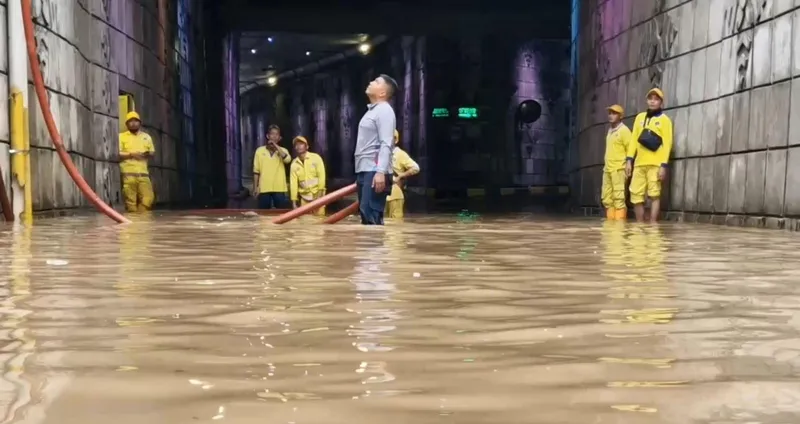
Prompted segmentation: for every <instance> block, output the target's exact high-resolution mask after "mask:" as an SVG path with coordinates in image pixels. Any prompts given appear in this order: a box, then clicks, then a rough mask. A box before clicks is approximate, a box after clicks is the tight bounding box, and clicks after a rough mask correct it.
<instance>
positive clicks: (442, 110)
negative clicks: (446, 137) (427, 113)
mask: <svg viewBox="0 0 800 424" xmlns="http://www.w3.org/2000/svg"><path fill="white" fill-rule="evenodd" d="M431 115H432V116H433V117H434V118H449V117H450V111H449V110H447V108H446V107H435V108H433V113H431Z"/></svg>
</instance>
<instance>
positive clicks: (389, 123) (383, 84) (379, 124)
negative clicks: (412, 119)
mask: <svg viewBox="0 0 800 424" xmlns="http://www.w3.org/2000/svg"><path fill="white" fill-rule="evenodd" d="M396 91H397V82H396V81H395V80H394V79H393V78H392V77H390V76H388V75H384V74H381V76H379V77H378V78H375V79H374V80H372V82H370V83H369V85H368V86H367V91H366V93H367V97H369V105H368V106H367V113H365V114H364V117H363V118H361V122H359V123H358V136H357V138H356V152H355V164H356V184H357V185H358V202H359V207H358V210H359V213H360V214H361V223H362V224H364V225H383V211H384V209H385V208H386V196H387V195H388V194H389V191H390V190H391V185H392V149H393V148H394V130H395V122H396V120H395V116H394V109H392V106H391V105H389V103H388V102H389V100H391V98H392V96H393V95H394V93H395V92H396Z"/></svg>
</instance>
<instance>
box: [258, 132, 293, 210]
mask: <svg viewBox="0 0 800 424" xmlns="http://www.w3.org/2000/svg"><path fill="white" fill-rule="evenodd" d="M280 141H281V129H280V127H278V126H277V125H270V126H269V128H268V129H267V144H266V145H264V146H259V148H257V149H256V153H255V155H254V157H253V187H254V188H255V191H256V193H258V208H259V209H273V208H274V209H280V208H285V207H288V203H289V200H288V198H287V196H286V192H287V191H288V187H287V186H286V165H287V164H289V163H290V162H291V161H292V156H291V155H290V154H289V150H287V149H285V148H283V147H281V146H280V145H279V144H278V143H280Z"/></svg>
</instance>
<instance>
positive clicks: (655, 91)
mask: <svg viewBox="0 0 800 424" xmlns="http://www.w3.org/2000/svg"><path fill="white" fill-rule="evenodd" d="M651 94H655V95H656V96H658V98H659V99H661V100H664V92H663V91H661V89H660V88H658V87H654V88H651V89H650V91H648V92H647V96H645V97H650V95H651Z"/></svg>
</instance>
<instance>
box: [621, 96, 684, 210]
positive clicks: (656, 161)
mask: <svg viewBox="0 0 800 424" xmlns="http://www.w3.org/2000/svg"><path fill="white" fill-rule="evenodd" d="M663 105H664V92H663V91H661V90H660V89H658V88H653V89H652V90H650V91H648V92H647V111H645V112H642V113H640V114H638V115H636V121H634V123H633V140H632V142H631V143H630V144H629V145H628V157H627V161H626V163H625V174H626V175H628V176H631V175H632V178H631V185H630V192H631V203H633V210H634V212H635V213H636V220H637V221H639V222H643V221H644V219H645V215H644V200H645V195H647V197H648V198H649V199H650V202H651V205H650V221H651V222H656V221H657V220H658V214H659V211H660V209H661V184H662V182H663V181H664V180H665V179H666V178H667V167H668V165H669V155H670V152H671V151H672V134H673V133H672V120H670V119H669V117H668V116H667V115H666V114H664V112H663V111H662V107H663Z"/></svg>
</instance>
